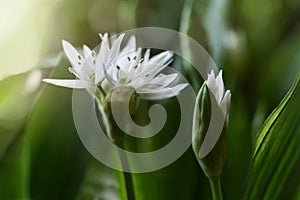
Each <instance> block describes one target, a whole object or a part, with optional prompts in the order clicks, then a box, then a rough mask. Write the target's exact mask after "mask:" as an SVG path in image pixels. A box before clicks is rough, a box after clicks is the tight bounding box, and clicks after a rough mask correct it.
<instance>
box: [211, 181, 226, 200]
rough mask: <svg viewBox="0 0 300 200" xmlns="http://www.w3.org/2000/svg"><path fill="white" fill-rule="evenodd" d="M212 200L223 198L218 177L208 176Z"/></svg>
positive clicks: (221, 199)
mask: <svg viewBox="0 0 300 200" xmlns="http://www.w3.org/2000/svg"><path fill="white" fill-rule="evenodd" d="M209 183H210V188H211V192H212V196H213V200H223V195H222V190H221V184H220V178H209Z"/></svg>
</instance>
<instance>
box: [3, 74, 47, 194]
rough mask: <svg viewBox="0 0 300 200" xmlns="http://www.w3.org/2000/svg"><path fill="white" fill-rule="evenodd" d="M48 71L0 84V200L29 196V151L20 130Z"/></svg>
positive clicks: (22, 76)
mask: <svg viewBox="0 0 300 200" xmlns="http://www.w3.org/2000/svg"><path fill="white" fill-rule="evenodd" d="M48 74H49V70H41V69H35V70H32V71H29V72H26V73H22V74H18V75H14V76H10V77H7V78H5V79H3V80H1V82H0V91H1V94H0V199H23V198H28V194H29V191H28V189H29V184H28V183H29V149H28V139H27V136H26V134H24V130H25V127H26V123H27V122H28V118H29V116H30V114H31V112H32V109H33V107H34V105H35V102H36V100H37V98H38V96H39V93H40V91H41V89H42V84H41V80H42V78H43V77H45V76H47V75H48Z"/></svg>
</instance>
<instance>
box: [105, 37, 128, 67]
mask: <svg viewBox="0 0 300 200" xmlns="http://www.w3.org/2000/svg"><path fill="white" fill-rule="evenodd" d="M124 36H125V33H123V34H121V35H120V36H119V37H118V38H117V39H116V41H114V42H113V44H112V46H111V49H110V52H109V57H108V62H112V61H113V60H116V59H117V58H118V54H119V53H120V48H121V43H122V40H123V38H124Z"/></svg>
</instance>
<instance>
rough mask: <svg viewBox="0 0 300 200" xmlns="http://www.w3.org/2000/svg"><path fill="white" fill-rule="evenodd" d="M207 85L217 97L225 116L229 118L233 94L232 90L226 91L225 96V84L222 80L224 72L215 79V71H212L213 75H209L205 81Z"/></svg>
mask: <svg viewBox="0 0 300 200" xmlns="http://www.w3.org/2000/svg"><path fill="white" fill-rule="evenodd" d="M205 83H206V85H207V87H208V88H209V90H210V91H211V92H212V93H213V95H214V96H215V98H216V100H217V102H218V104H219V106H220V108H221V110H222V112H223V114H224V116H225V117H226V118H228V115H229V108H230V99H231V93H230V90H226V92H225V94H224V82H223V78H222V70H221V71H220V72H219V74H218V75H217V77H215V73H214V71H213V70H211V73H210V74H208V78H207V80H206V81H205Z"/></svg>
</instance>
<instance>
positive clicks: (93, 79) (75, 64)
mask: <svg viewBox="0 0 300 200" xmlns="http://www.w3.org/2000/svg"><path fill="white" fill-rule="evenodd" d="M124 35H125V34H121V35H120V36H118V37H112V38H110V39H108V34H107V33H106V34H104V35H101V34H100V37H101V39H102V42H101V45H100V49H99V52H98V54H97V53H96V52H95V51H94V50H91V49H90V48H89V47H87V46H86V45H84V46H83V54H80V53H79V52H78V51H77V50H76V49H75V48H74V47H73V46H72V45H71V44H70V43H69V42H66V41H63V49H64V51H65V53H66V56H67V57H68V59H69V61H70V63H71V65H72V67H70V68H69V71H70V72H71V73H73V74H74V75H75V76H76V78H77V79H71V80H68V79H44V80H43V81H44V82H46V83H51V84H54V85H58V86H63V87H68V88H75V89H86V90H87V91H88V92H89V93H90V94H91V95H94V92H95V90H96V88H97V87H102V88H103V90H104V91H105V92H106V93H109V92H111V91H112V90H113V89H115V88H117V87H122V86H125V87H131V88H133V89H134V90H135V91H136V93H138V94H139V95H140V97H141V98H144V99H152V100H154V99H162V98H168V97H172V96H176V95H178V94H179V92H180V91H181V90H182V89H183V88H185V87H186V86H187V84H178V85H175V86H170V84H171V83H172V82H173V81H174V80H175V79H176V77H177V74H176V73H175V74H169V75H166V74H162V73H161V71H162V70H163V69H165V68H166V67H167V66H168V64H169V63H170V61H171V58H172V57H173V54H172V53H171V52H169V51H165V52H163V53H160V54H158V55H156V56H154V57H152V58H150V50H149V49H148V50H147V51H146V53H145V55H144V58H142V50H141V48H139V49H137V48H136V39H135V37H134V36H133V37H131V38H129V40H128V42H127V44H126V45H125V46H124V48H121V43H122V40H123V38H124Z"/></svg>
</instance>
